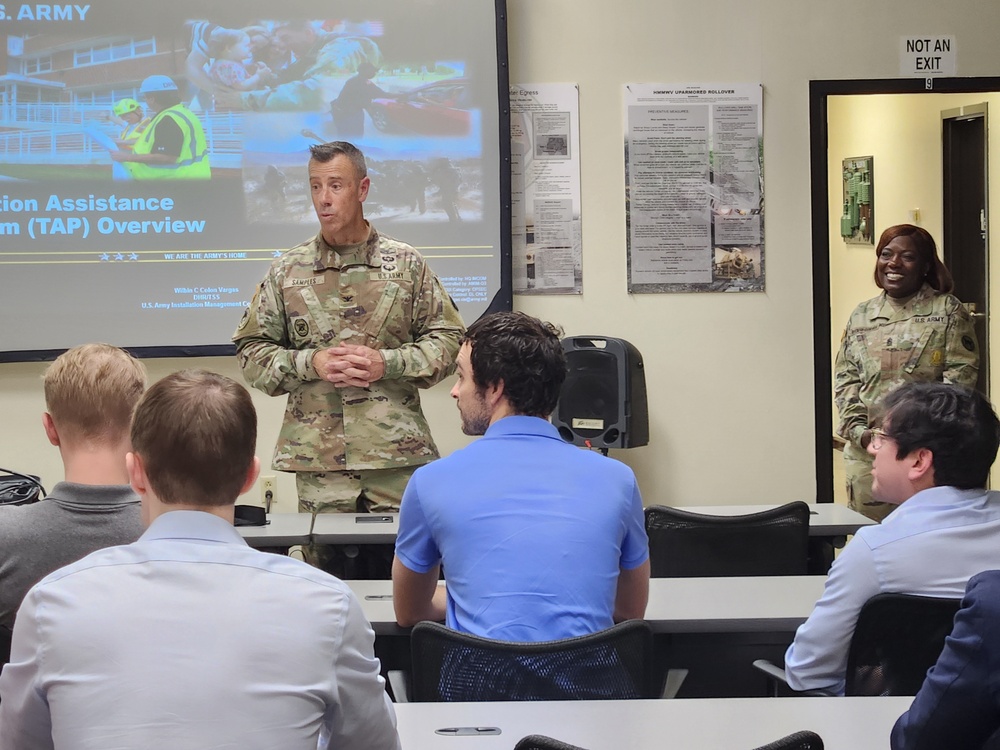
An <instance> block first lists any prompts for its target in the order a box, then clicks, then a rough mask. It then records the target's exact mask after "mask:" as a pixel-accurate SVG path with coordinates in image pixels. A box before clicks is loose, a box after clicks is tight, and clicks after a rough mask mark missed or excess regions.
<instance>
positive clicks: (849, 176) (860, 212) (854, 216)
mask: <svg viewBox="0 0 1000 750" xmlns="http://www.w3.org/2000/svg"><path fill="white" fill-rule="evenodd" d="M874 162H875V159H874V157H871V156H855V157H852V158H850V159H844V213H842V214H841V215H840V236H841V237H843V238H844V242H847V243H849V244H852V245H873V244H875V237H874V235H873V232H874V230H875V178H874V172H873V165H874Z"/></svg>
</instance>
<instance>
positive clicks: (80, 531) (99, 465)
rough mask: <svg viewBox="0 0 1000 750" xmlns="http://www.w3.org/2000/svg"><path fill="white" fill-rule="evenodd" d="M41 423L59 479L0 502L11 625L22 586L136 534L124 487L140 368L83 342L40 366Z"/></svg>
mask: <svg viewBox="0 0 1000 750" xmlns="http://www.w3.org/2000/svg"><path fill="white" fill-rule="evenodd" d="M42 379H43V382H44V387H45V408H46V411H45V413H44V414H42V427H43V428H44V429H45V434H46V436H47V437H48V439H49V442H50V443H52V445H54V446H56V447H57V448H58V449H59V453H60V455H61V456H62V461H63V467H64V476H65V481H62V482H59V483H58V484H57V485H56V486H55V487H53V488H52V491H51V492H50V493H49V495H48V496H47V497H46V498H45V499H44V500H42V501H41V502H39V503H35V504H34V505H22V506H15V507H0V626H4V627H7V628H10V627H12V626H13V624H14V615H15V613H16V612H17V608H18V606H20V604H21V600H22V599H23V598H24V595H25V593H26V592H27V591H28V589H29V588H31V587H32V586H33V585H34V584H35V583H37V582H38V581H40V580H41V579H42V578H44V577H45V576H46V575H48V574H49V573H51V572H52V571H53V570H55V569H56V568H61V567H62V566H63V565H68V564H69V563H71V562H75V561H76V560H79V559H80V558H81V557H83V556H84V555H88V554H90V553H91V552H93V551H94V550H96V549H100V548H101V547H108V546H110V545H114V544H127V543H128V542H132V541H135V540H136V539H138V538H139V535H140V534H141V533H142V523H141V522H140V519H139V498H138V496H136V494H135V493H134V492H132V489H131V488H130V487H129V482H128V472H127V471H126V468H125V454H126V453H128V451H129V450H130V446H131V443H130V442H129V422H130V421H131V418H132V409H133V408H135V405H136V403H137V402H138V401H139V397H140V396H142V392H143V391H144V390H145V388H146V370H145V368H144V367H143V365H142V363H141V362H139V361H138V360H136V359H135V358H134V357H132V356H131V355H130V354H129V353H128V352H126V351H124V350H122V349H119V348H117V347H114V346H110V345H108V344H84V345H83V346H77V347H74V348H73V349H70V350H69V351H67V352H65V353H64V354H62V355H60V356H59V357H58V358H57V359H56V360H55V362H53V363H52V364H51V365H50V366H49V368H48V369H47V370H46V371H45V375H44V376H43V378H42Z"/></svg>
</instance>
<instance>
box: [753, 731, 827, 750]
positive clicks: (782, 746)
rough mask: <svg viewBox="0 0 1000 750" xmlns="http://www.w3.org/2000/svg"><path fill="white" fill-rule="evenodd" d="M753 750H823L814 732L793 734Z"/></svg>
mask: <svg viewBox="0 0 1000 750" xmlns="http://www.w3.org/2000/svg"><path fill="white" fill-rule="evenodd" d="M754 750H823V738H822V737H820V736H819V735H818V734H816V733H815V732H809V731H804V732H795V734H790V735H788V736H787V737H782V738H781V739H780V740H775V741H774V742H769V743H768V744H766V745H761V746H760V747H757V748H754Z"/></svg>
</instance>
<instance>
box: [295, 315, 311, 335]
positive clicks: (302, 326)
mask: <svg viewBox="0 0 1000 750" xmlns="http://www.w3.org/2000/svg"><path fill="white" fill-rule="evenodd" d="M292 328H294V329H295V334H296V335H297V336H302V337H305V336H308V335H309V322H308V321H307V320H306V319H305V318H296V319H295V322H294V323H293V324H292Z"/></svg>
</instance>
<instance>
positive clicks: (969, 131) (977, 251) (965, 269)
mask: <svg viewBox="0 0 1000 750" xmlns="http://www.w3.org/2000/svg"><path fill="white" fill-rule="evenodd" d="M988 112H989V107H988V105H987V104H986V103H982V104H975V105H970V106H965V107H959V108H957V109H949V110H945V111H943V112H942V113H941V137H942V177H943V194H944V264H945V265H946V266H948V269H949V270H950V271H951V274H952V276H953V277H954V280H955V296H956V297H958V298H959V299H960V300H962V301H963V302H965V303H966V305H967V306H968V307H969V312H970V313H972V317H973V322H974V323H975V329H976V338H977V339H978V340H979V379H978V381H977V382H976V388H977V389H978V390H979V391H981V392H982V393H984V394H986V396H989V393H990V390H989V383H990V335H989V324H990V317H989V313H990V307H989V303H990V296H989V232H988V223H987V217H988V216H989V203H988V195H989V158H988V152H987V132H988V130H987V124H988Z"/></svg>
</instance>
